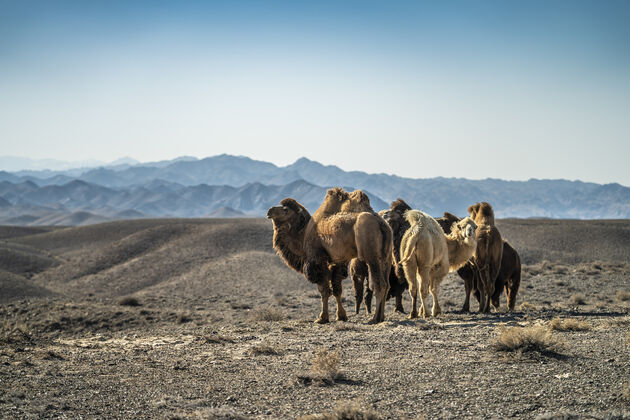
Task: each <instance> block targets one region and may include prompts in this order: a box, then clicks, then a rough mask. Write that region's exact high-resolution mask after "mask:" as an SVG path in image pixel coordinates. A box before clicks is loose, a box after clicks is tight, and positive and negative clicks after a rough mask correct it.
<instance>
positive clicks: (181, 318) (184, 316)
mask: <svg viewBox="0 0 630 420" xmlns="http://www.w3.org/2000/svg"><path fill="white" fill-rule="evenodd" d="M190 321H192V318H191V317H190V314H189V313H188V312H182V313H180V314H179V315H177V318H175V322H176V323H178V324H184V323H186V322H190Z"/></svg>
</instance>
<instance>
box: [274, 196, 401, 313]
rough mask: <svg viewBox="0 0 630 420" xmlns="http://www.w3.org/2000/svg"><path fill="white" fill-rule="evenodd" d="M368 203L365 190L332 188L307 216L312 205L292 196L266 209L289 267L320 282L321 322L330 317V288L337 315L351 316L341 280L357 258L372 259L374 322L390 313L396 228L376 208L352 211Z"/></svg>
mask: <svg viewBox="0 0 630 420" xmlns="http://www.w3.org/2000/svg"><path fill="white" fill-rule="evenodd" d="M288 200H290V201H288ZM366 205H367V206H369V199H368V197H367V195H366V194H365V193H363V192H362V191H354V192H353V193H350V194H348V193H347V192H345V191H344V190H342V189H341V188H333V189H330V190H328V192H327V194H326V197H325V199H324V202H323V203H322V205H321V206H320V208H319V209H318V210H317V211H316V212H315V213H314V214H313V217H310V215H309V216H308V219H307V218H306V215H308V211H307V210H306V209H305V208H304V207H303V206H302V205H301V204H299V203H297V201H295V200H292V199H285V200H283V201H282V202H281V206H279V207H272V208H270V209H269V211H268V212H267V217H269V218H271V219H272V220H273V224H274V248H275V249H276V250H277V251H278V253H279V254H280V256H281V257H282V258H283V259H284V260H285V262H286V263H287V265H289V267H291V268H293V269H295V270H296V271H299V272H301V273H303V274H304V275H305V277H306V278H307V279H308V280H309V281H311V282H313V283H316V284H317V286H318V288H319V292H320V294H321V305H322V309H321V313H320V316H319V318H318V319H317V320H316V322H318V323H326V322H328V321H329V315H328V299H329V297H330V295H331V294H332V295H334V297H335V299H336V301H337V319H338V320H340V321H345V320H347V316H346V312H345V310H344V309H343V305H342V301H341V292H342V288H341V280H343V278H344V277H346V276H347V268H346V267H347V264H348V262H349V261H350V260H352V259H353V258H359V259H360V260H363V261H365V262H366V263H367V266H368V271H369V273H370V288H371V289H372V290H374V292H375V294H376V303H377V309H376V311H375V313H374V317H373V318H372V320H371V321H370V323H376V322H381V321H383V320H384V318H385V317H384V306H385V297H386V295H387V289H388V284H387V280H386V277H385V276H386V274H387V270H388V269H389V266H390V264H391V255H392V247H393V244H392V231H391V229H390V228H389V226H388V225H387V223H386V222H385V221H384V220H383V219H382V218H380V217H379V216H378V215H377V214H376V213H374V212H373V211H352V210H354V209H357V208H361V209H363V208H366ZM369 209H370V210H371V207H369ZM331 286H332V290H331Z"/></svg>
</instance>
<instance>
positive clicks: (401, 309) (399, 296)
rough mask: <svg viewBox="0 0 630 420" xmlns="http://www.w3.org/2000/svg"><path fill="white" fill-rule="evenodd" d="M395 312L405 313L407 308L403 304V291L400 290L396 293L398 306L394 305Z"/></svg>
mask: <svg viewBox="0 0 630 420" xmlns="http://www.w3.org/2000/svg"><path fill="white" fill-rule="evenodd" d="M394 312H400V313H401V314H404V313H405V308H404V307H403V304H402V292H401V291H400V290H398V291H397V293H396V306H395V307H394Z"/></svg>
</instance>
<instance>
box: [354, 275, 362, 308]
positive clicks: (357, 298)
mask: <svg viewBox="0 0 630 420" xmlns="http://www.w3.org/2000/svg"><path fill="white" fill-rule="evenodd" d="M352 284H353V286H354V312H355V313H356V314H357V315H358V314H359V310H360V309H361V303H363V279H362V278H359V277H358V276H356V275H353V276H352Z"/></svg>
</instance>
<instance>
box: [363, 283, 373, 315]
mask: <svg viewBox="0 0 630 420" xmlns="http://www.w3.org/2000/svg"><path fill="white" fill-rule="evenodd" d="M372 295H373V293H372V290H370V288H369V286H368V287H366V288H365V312H367V313H368V314H371V313H372Z"/></svg>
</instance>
